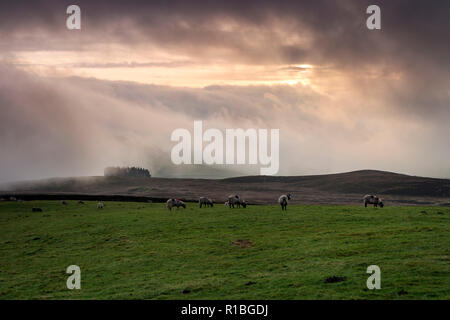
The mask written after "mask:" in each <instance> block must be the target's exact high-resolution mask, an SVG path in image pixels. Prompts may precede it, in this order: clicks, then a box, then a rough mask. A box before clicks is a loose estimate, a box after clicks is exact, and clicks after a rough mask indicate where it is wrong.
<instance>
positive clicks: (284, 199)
mask: <svg viewBox="0 0 450 320" xmlns="http://www.w3.org/2000/svg"><path fill="white" fill-rule="evenodd" d="M291 198H292V196H291V194H290V193H288V194H287V195H286V194H283V195H282V196H280V197H279V198H278V203H279V204H280V205H281V210H287V205H288V202H289V200H291Z"/></svg>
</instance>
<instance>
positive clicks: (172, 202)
mask: <svg viewBox="0 0 450 320" xmlns="http://www.w3.org/2000/svg"><path fill="white" fill-rule="evenodd" d="M173 207H177V209H179V208H180V207H183V208H184V209H186V204H185V203H184V202H183V201H181V200H179V199H174V198H172V199H169V200H167V209H169V211H172V208H173Z"/></svg>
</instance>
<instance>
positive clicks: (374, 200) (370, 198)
mask: <svg viewBox="0 0 450 320" xmlns="http://www.w3.org/2000/svg"><path fill="white" fill-rule="evenodd" d="M363 201H364V207H367V205H368V204H373V207H374V208H375V207H377V206H380V208H383V207H384V203H383V200H381V198H380V197H377V196H374V195H371V194H366V195H365V196H364V198H363Z"/></svg>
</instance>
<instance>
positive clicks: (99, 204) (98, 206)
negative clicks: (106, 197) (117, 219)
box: [97, 202, 105, 209]
mask: <svg viewBox="0 0 450 320" xmlns="http://www.w3.org/2000/svg"><path fill="white" fill-rule="evenodd" d="M104 206H105V205H104V204H103V202H99V203H97V209H103V207H104Z"/></svg>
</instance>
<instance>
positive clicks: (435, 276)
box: [0, 201, 450, 299]
mask: <svg viewBox="0 0 450 320" xmlns="http://www.w3.org/2000/svg"><path fill="white" fill-rule="evenodd" d="M34 206H39V207H41V208H42V209H43V210H44V212H42V213H33V212H31V208H32V207H34ZM449 227H450V208H446V207H389V206H387V207H385V208H383V209H374V208H364V207H362V206H319V205H310V206H309V205H300V206H289V207H288V211H287V212H282V211H281V210H280V208H279V207H278V206H249V207H248V208H247V209H234V210H232V209H228V208H225V207H224V206H223V205H217V206H216V207H214V208H206V209H198V207H197V205H196V204H188V208H187V209H186V210H183V209H179V210H176V209H175V210H174V211H173V212H172V213H169V212H168V210H167V209H166V208H165V207H164V205H163V204H147V203H120V202H105V208H104V209H103V210H98V209H97V208H96V203H94V202H86V204H85V205H77V204H76V201H69V205H67V206H63V205H61V204H60V203H59V202H57V201H34V202H33V201H30V202H24V203H16V202H1V203H0V250H1V255H0V266H1V269H0V299H449V298H450V283H449V279H450V259H449V251H450V239H449V234H450V233H449V231H450V230H449V229H450V228H449ZM236 240H248V241H250V242H251V244H252V245H251V246H250V247H247V248H241V247H239V246H236V245H235V244H234V242H235V241H236ZM72 264H75V265H78V266H80V268H81V290H68V289H67V288H66V280H67V277H68V276H69V275H68V274H66V273H65V270H66V268H67V267H68V266H69V265H72ZM372 264H375V265H378V266H379V267H380V268H381V290H368V289H367V288H366V280H367V277H368V276H369V274H366V269H367V266H369V265H372ZM331 276H341V277H345V278H346V280H345V281H343V282H339V283H325V282H324V281H325V279H326V278H327V277H331ZM186 289H187V290H186ZM183 291H185V292H186V291H189V292H188V293H183ZM402 293H403V294H402Z"/></svg>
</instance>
